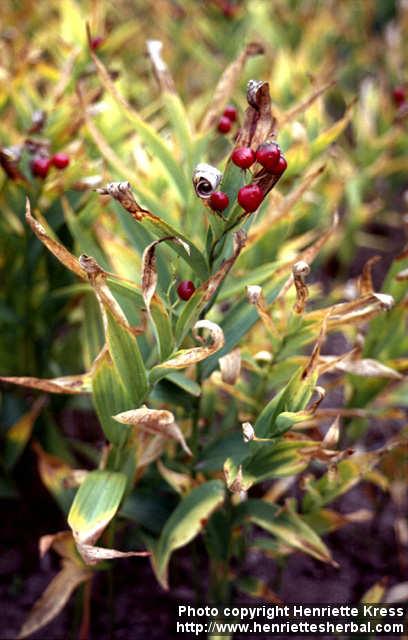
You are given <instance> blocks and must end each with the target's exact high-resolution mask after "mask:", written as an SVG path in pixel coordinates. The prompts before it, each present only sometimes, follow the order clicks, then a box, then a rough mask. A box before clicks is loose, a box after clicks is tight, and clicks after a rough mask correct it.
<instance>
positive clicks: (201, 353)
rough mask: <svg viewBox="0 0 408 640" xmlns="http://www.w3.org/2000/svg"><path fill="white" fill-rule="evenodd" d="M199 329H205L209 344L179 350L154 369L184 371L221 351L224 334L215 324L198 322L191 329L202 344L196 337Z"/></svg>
mask: <svg viewBox="0 0 408 640" xmlns="http://www.w3.org/2000/svg"><path fill="white" fill-rule="evenodd" d="M199 329H206V330H207V331H209V333H210V343H209V344H208V345H205V346H202V347H193V348H192V349H181V350H180V351H178V352H177V353H176V354H175V355H174V358H170V360H166V361H165V362H162V363H161V364H159V365H157V367H155V368H156V369H160V368H166V369H185V368H186V367H189V366H190V365H192V364H197V362H201V360H205V358H208V357H209V356H211V355H212V354H213V353H215V352H216V351H219V350H220V349H222V347H223V346H224V343H225V339H224V333H223V331H222V329H221V327H219V326H218V325H217V324H215V322H210V320H199V321H198V322H196V324H195V325H194V327H193V336H194V338H195V339H196V340H198V341H199V342H203V340H202V338H200V337H199V335H198V330H199Z"/></svg>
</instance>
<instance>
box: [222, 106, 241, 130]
mask: <svg viewBox="0 0 408 640" xmlns="http://www.w3.org/2000/svg"><path fill="white" fill-rule="evenodd" d="M237 115H238V112H237V110H236V108H235V107H234V105H232V104H229V105H228V107H226V108H225V110H224V113H223V114H222V116H221V118H220V119H219V120H218V126H217V129H218V131H219V132H220V133H228V132H229V131H231V127H232V124H233V122H235V121H236V119H237Z"/></svg>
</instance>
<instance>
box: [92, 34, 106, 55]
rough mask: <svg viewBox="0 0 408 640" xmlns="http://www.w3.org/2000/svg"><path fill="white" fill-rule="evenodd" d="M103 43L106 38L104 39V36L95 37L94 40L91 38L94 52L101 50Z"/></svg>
mask: <svg viewBox="0 0 408 640" xmlns="http://www.w3.org/2000/svg"><path fill="white" fill-rule="evenodd" d="M103 42H104V38H102V36H95V37H94V38H91V49H92V51H96V50H97V49H99V47H100V46H101V44H103Z"/></svg>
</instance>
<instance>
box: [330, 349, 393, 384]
mask: <svg viewBox="0 0 408 640" xmlns="http://www.w3.org/2000/svg"><path fill="white" fill-rule="evenodd" d="M320 360H321V361H322V362H323V363H324V365H326V364H330V361H331V360H333V361H334V364H333V369H334V370H337V371H343V372H344V373H352V374H353V375H356V376H364V377H367V378H391V379H394V380H401V379H402V378H403V376H402V374H401V373H399V371H396V370H395V369H392V368H391V367H387V366H386V365H385V364H382V363H381V362H378V361H377V360H374V359H373V358H362V359H361V360H356V359H353V358H350V354H347V357H346V358H343V359H338V358H336V356H321V357H320Z"/></svg>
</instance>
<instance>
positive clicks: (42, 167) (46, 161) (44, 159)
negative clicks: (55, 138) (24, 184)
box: [31, 153, 70, 179]
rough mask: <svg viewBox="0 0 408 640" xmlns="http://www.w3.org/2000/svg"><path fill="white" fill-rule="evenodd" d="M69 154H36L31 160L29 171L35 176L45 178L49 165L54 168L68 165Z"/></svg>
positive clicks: (63, 167) (62, 167)
mask: <svg viewBox="0 0 408 640" xmlns="http://www.w3.org/2000/svg"><path fill="white" fill-rule="evenodd" d="M69 161H70V160H69V156H68V155H67V154H66V153H55V154H54V155H53V156H52V157H51V158H50V157H49V156H47V155H37V156H35V157H34V158H33V160H32V161H31V173H32V174H33V176H35V177H37V178H42V179H44V178H46V177H47V174H48V171H49V170H50V168H51V166H54V167H55V168H56V169H65V168H66V167H67V166H68V165H69Z"/></svg>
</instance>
